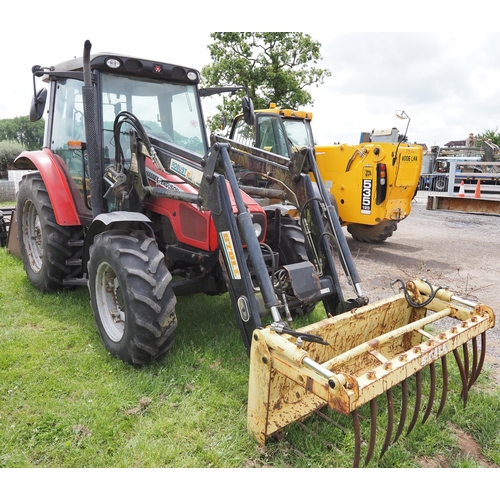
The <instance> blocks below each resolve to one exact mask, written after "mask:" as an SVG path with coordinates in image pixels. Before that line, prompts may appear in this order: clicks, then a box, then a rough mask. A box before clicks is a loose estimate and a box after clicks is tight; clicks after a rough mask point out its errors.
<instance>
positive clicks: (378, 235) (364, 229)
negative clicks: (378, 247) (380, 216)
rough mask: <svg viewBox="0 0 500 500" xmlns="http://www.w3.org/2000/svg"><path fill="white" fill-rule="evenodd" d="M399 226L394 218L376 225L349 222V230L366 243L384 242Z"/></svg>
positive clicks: (355, 237) (352, 234)
mask: <svg viewBox="0 0 500 500" xmlns="http://www.w3.org/2000/svg"><path fill="white" fill-rule="evenodd" d="M397 228H398V223H397V222H396V221H393V220H383V221H382V222H379V223H378V224H375V225H374V226H370V225H368V224H349V225H348V226H347V231H348V232H349V233H350V234H351V236H352V237H353V238H354V239H355V240H358V241H364V242H365V243H382V242H383V241H385V240H386V239H387V238H390V237H391V236H392V233H394V231H396V230H397Z"/></svg>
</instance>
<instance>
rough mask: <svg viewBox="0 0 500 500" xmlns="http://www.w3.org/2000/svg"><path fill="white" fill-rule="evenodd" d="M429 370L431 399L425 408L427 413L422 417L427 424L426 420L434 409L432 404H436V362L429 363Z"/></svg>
mask: <svg viewBox="0 0 500 500" xmlns="http://www.w3.org/2000/svg"><path fill="white" fill-rule="evenodd" d="M429 370H430V372H431V381H430V384H431V386H430V389H429V399H428V401H427V408H426V409H425V414H424V416H423V417H422V423H423V424H425V422H426V420H427V419H428V418H429V415H430V414H431V411H432V405H433V404H434V396H435V394H436V367H435V366H434V363H431V364H430V365H429Z"/></svg>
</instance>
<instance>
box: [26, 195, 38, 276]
mask: <svg viewBox="0 0 500 500" xmlns="http://www.w3.org/2000/svg"><path fill="white" fill-rule="evenodd" d="M22 222H23V224H22V227H23V246H24V248H25V250H26V257H27V260H28V262H29V265H30V267H31V269H33V271H34V272H36V273H39V272H40V270H41V269H42V261H43V244H42V226H41V224H40V217H39V215H38V212H37V210H36V208H35V205H34V204H33V203H32V202H31V201H29V200H27V201H26V202H25V204H24V207H23V221H22Z"/></svg>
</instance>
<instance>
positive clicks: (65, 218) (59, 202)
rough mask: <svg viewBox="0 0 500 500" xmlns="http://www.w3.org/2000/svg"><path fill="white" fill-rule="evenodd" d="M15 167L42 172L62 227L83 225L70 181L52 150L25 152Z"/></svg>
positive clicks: (58, 221) (16, 161)
mask: <svg viewBox="0 0 500 500" xmlns="http://www.w3.org/2000/svg"><path fill="white" fill-rule="evenodd" d="M14 165H15V166H16V168H18V169H22V170H38V171H39V172H40V175H41V176H42V179H43V182H44V183H45V187H46V188H47V192H48V194H49V198H50V201H51V203H52V208H53V209H54V214H55V217H56V221H57V223H58V224H59V225H60V226H80V225H81V221H80V217H79V216H78V213H77V210H76V205H75V201H74V199H73V196H72V195H71V188H70V186H69V184H68V180H67V178H66V176H65V174H64V172H63V170H62V167H61V165H60V164H59V162H58V161H57V158H56V156H55V155H54V154H53V153H52V151H50V149H48V148H44V149H43V150H42V151H24V152H23V153H21V154H20V155H19V156H18V157H17V158H16V160H15V162H14Z"/></svg>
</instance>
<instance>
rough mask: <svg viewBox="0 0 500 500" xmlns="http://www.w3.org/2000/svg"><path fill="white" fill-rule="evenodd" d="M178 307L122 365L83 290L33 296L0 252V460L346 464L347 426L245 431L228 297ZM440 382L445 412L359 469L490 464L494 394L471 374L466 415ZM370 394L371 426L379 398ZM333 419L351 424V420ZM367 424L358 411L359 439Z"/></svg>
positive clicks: (29, 464)
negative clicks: (155, 336) (169, 339)
mask: <svg viewBox="0 0 500 500" xmlns="http://www.w3.org/2000/svg"><path fill="white" fill-rule="evenodd" d="M317 314H318V313H316V312H315V313H313V314H312V315H311V317H310V318H308V319H306V320H305V321H306V322H309V321H312V320H313V319H319V317H318V318H315V315H317ZM177 315H178V318H179V327H178V329H177V331H176V343H175V345H174V347H173V349H172V350H171V351H170V353H169V354H168V355H167V356H166V357H165V358H164V359H163V360H161V361H158V362H155V363H153V364H152V365H150V366H147V367H144V368H141V369H137V368H134V367H131V366H128V365H125V364H123V363H122V362H120V361H119V360H117V359H114V358H113V357H111V356H110V355H109V354H108V353H107V351H106V350H105V349H104V347H103V345H102V344H101V342H100V339H99V336H98V333H97V330H96V328H95V326H94V320H93V316H92V312H91V309H90V306H89V295H88V291H87V289H86V288H81V289H77V290H75V291H71V292H60V293H54V294H42V293H40V292H38V291H37V290H35V289H34V288H33V287H32V286H31V284H30V283H29V282H28V280H27V278H26V275H25V273H24V270H23V268H22V264H21V262H20V261H19V260H18V259H16V258H14V257H13V256H11V255H8V254H7V253H6V251H5V249H4V248H0V466H1V467H8V468H21V467H25V468H42V467H43V468H59V467H65V468H76V467H93V468H106V467H108V468H109V467H141V468H146V467H148V468H153V467H173V468H174V467H175V468H181V467H183V468H194V467H198V468H209V467H214V468H223V467H224V468H243V467H269V466H271V467H281V468H284V467H349V466H350V465H351V463H352V450H353V445H354V443H353V434H352V432H351V431H350V430H348V431H347V432H345V433H344V432H340V431H337V430H336V428H335V427H333V426H331V425H325V424H324V422H323V421H321V422H320V421H318V419H311V421H310V423H308V425H309V426H310V427H311V428H313V429H314V430H315V431H317V432H318V434H320V435H323V437H326V438H327V440H328V441H330V442H332V443H333V444H334V445H335V446H336V447H337V448H339V449H340V452H338V451H331V450H329V449H327V448H326V447H325V445H324V444H322V443H321V442H320V441H319V440H318V439H313V438H311V436H310V435H307V434H306V433H305V432H304V431H303V430H302V429H301V428H300V427H299V425H297V424H294V425H292V426H290V427H289V428H288V429H286V431H285V433H284V434H285V435H286V437H287V439H288V441H273V442H270V443H268V445H267V446H266V447H261V446H258V445H257V444H256V443H255V442H254V441H253V440H252V439H251V437H249V436H248V434H247V432H246V404H247V391H248V371H249V360H248V357H247V354H246V351H245V348H244V346H243V342H242V341H241V339H240V334H239V331H238V327H237V324H236V321H235V318H234V315H233V312H232V310H231V306H230V302H229V298H228V297H227V296H222V297H207V296H204V295H199V296H191V297H180V298H179V299H178V306H177ZM449 364H450V365H451V364H452V363H449ZM451 382H452V383H451V386H450V394H449V395H448V403H447V406H446V407H445V411H444V412H443V415H442V416H441V417H440V418H439V419H438V420H436V419H435V417H434V415H432V416H431V417H430V418H429V420H428V422H427V423H426V424H425V425H420V423H419V424H417V425H416V427H415V429H414V430H413V432H412V433H410V434H409V436H407V437H406V436H402V437H401V438H400V440H399V441H398V442H397V443H396V444H395V445H393V446H391V447H390V448H389V450H388V451H387V453H386V454H385V455H384V457H383V458H382V459H378V458H377V456H378V451H379V450H380V444H379V445H378V448H377V450H376V453H375V455H374V458H373V459H372V461H371V462H370V464H369V466H370V467H420V466H421V465H422V463H423V458H426V459H428V460H431V461H433V460H434V461H435V462H433V463H438V464H441V465H442V464H445V466H449V467H485V466H486V465H485V462H484V461H487V462H488V463H489V464H491V465H493V466H494V465H497V466H498V465H500V438H499V437H498V436H499V435H500V432H499V431H500V393H499V391H498V389H496V388H492V385H493V384H492V382H491V381H489V379H488V376H487V373H485V374H483V375H482V376H481V378H480V381H479V384H478V385H479V389H478V390H476V389H474V390H472V391H471V393H470V395H469V404H468V406H467V408H466V409H465V410H464V409H463V408H462V405H461V402H460V399H459V392H460V388H459V377H458V373H456V371H454V372H453V374H452V380H451ZM397 397H399V396H398V393H397V391H395V398H397ZM379 399H380V402H379V405H378V408H379V415H378V422H379V427H380V428H381V429H383V428H384V426H385V424H386V419H387V415H386V412H385V403H384V399H385V398H379ZM436 406H437V403H436ZM362 410H363V413H365V414H366V410H368V408H363V409H362ZM434 412H435V410H434ZM340 417H341V416H340ZM410 417H411V411H410V412H409V417H408V418H410ZM340 420H343V421H344V425H345V427H346V428H347V429H351V428H352V425H351V424H350V418H347V417H346V418H344V417H342V418H341V419H340ZM368 425H369V424H368V420H367V419H365V420H362V432H363V436H367V435H368V434H367V433H368ZM395 425H397V422H396V424H395ZM451 425H453V427H451ZM453 429H461V430H463V431H464V432H465V433H467V435H469V436H472V438H473V439H474V441H475V442H476V443H477V444H478V446H479V449H480V456H479V455H478V454H476V455H475V456H471V455H469V454H466V453H464V450H463V449H462V448H461V447H460V443H459V440H458V439H457V434H456V432H454V431H453ZM381 436H382V438H383V433H381ZM292 445H293V446H295V447H296V448H298V449H300V450H301V451H302V454H298V453H296V452H295V451H294V448H293V446H292Z"/></svg>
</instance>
